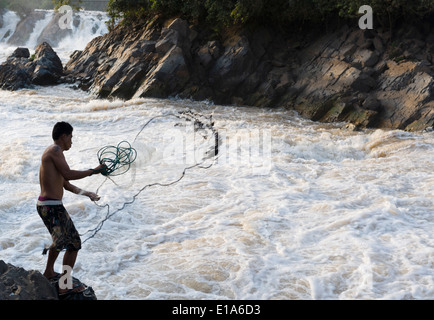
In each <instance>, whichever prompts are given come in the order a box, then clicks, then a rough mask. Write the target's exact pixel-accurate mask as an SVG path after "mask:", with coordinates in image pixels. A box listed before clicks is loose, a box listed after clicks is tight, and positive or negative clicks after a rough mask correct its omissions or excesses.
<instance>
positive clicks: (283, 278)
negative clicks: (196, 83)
mask: <svg viewBox="0 0 434 320" xmlns="http://www.w3.org/2000/svg"><path fill="white" fill-rule="evenodd" d="M185 108H190V109H192V110H195V111H199V112H201V113H202V114H204V115H210V114H213V117H214V120H215V122H216V123H215V124H216V127H217V128H218V129H219V130H220V133H221V136H222V140H223V141H222V145H221V147H220V149H221V151H222V159H219V161H218V162H217V163H216V164H215V165H214V166H213V167H211V168H210V169H207V170H206V169H199V168H197V169H194V170H192V171H189V172H187V175H186V176H185V178H184V179H183V180H181V182H179V183H178V184H175V185H173V186H170V187H152V188H149V189H146V190H145V191H144V192H142V193H141V194H140V196H139V197H138V199H137V201H136V202H135V203H134V204H132V205H129V206H127V207H126V209H125V210H123V211H121V212H119V213H117V214H116V215H114V216H113V217H112V218H111V219H110V220H109V221H107V222H106V223H105V224H104V226H103V228H102V230H101V231H100V232H99V233H98V234H97V235H96V236H95V237H94V238H92V239H90V240H88V241H86V242H85V243H84V245H83V249H82V250H81V251H80V253H79V257H78V261H77V264H76V270H75V276H77V277H78V278H80V279H81V280H82V281H84V282H85V283H87V284H88V285H91V286H92V287H93V288H94V289H95V291H96V294H97V296H98V298H99V299H184V298H185V299H433V298H434V289H433V288H434V281H433V262H434V251H433V245H434V241H433V238H432V235H433V231H434V228H433V227H434V219H433V207H434V196H433V191H434V189H433V186H434V174H433V172H434V156H433V154H434V153H433V150H434V136H433V133H406V132H401V131H387V130H370V131H365V132H351V131H348V130H346V129H345V128H343V125H325V124H316V123H311V122H310V121H306V120H302V119H300V118H298V117H297V116H296V115H291V114H289V113H288V112H286V111H283V110H280V111H267V110H261V109H254V108H252V109H243V108H240V109H233V108H230V107H223V106H213V105H210V104H206V103H193V102H189V101H172V100H152V99H147V100H134V101H130V102H120V101H112V102H109V101H104V100H101V101H96V100H93V99H92V98H91V97H89V96H87V95H86V94H85V93H81V92H78V91H72V90H71V89H69V88H67V87H63V86H60V87H55V88H39V89H37V90H22V91H18V92H12V93H11V92H6V91H0V112H1V117H0V119H1V120H0V128H1V129H0V133H1V138H2V141H3V143H2V146H1V147H0V180H1V182H2V183H1V185H0V191H1V193H2V197H1V199H0V221H1V224H0V248H1V251H0V259H3V260H5V261H7V262H10V263H12V264H15V265H18V266H22V267H24V268H27V269H37V270H41V271H43V269H44V267H45V262H46V257H45V256H42V255H41V251H42V248H43V247H44V245H49V244H50V237H49V235H48V232H47V230H46V229H45V227H44V225H43V223H42V221H41V219H40V218H39V216H38V215H37V213H36V209H35V202H36V198H37V196H38V194H39V185H38V168H39V159H40V155H41V153H42V152H43V150H44V149H45V147H46V146H48V145H49V144H50V143H51V139H50V133H51V129H52V126H53V124H54V123H55V122H56V121H60V120H66V121H69V122H70V123H71V124H72V125H73V126H74V128H75V130H74V138H73V142H74V144H73V147H72V149H71V150H70V151H68V152H66V157H67V160H68V162H69V163H70V166H71V167H72V168H76V169H86V168H89V167H92V166H96V165H97V159H96V153H97V151H98V149H99V148H100V147H102V146H105V145H108V144H117V143H118V142H120V141H122V140H129V141H130V142H132V141H133V140H134V137H135V135H136V134H137V133H138V131H139V130H140V128H141V127H142V126H143V124H144V123H145V122H146V121H147V120H149V119H150V118H152V117H154V116H156V115H164V114H167V113H173V112H177V111H180V110H184V109H185ZM177 123H179V120H178V119H175V118H170V117H168V118H159V119H156V120H155V122H153V123H152V124H151V125H150V126H149V127H147V128H146V129H145V130H144V131H143V132H142V134H141V135H140V136H139V139H138V140H137V142H136V143H135V144H134V146H135V147H136V148H137V150H138V151H139V159H138V160H137V162H136V163H135V166H134V167H133V169H131V170H130V171H129V172H128V173H126V174H125V175H123V176H119V177H115V178H114V181H115V182H116V184H117V185H115V184H114V183H112V182H110V181H107V182H106V183H104V184H103V186H102V187H101V189H100V191H99V192H100V195H101V197H102V199H101V200H100V204H106V203H109V204H110V205H111V206H112V208H113V209H114V208H117V207H119V206H120V205H122V203H123V202H126V201H129V200H131V198H132V195H133V194H134V193H136V192H137V190H138V189H140V187H142V186H143V185H145V184H148V183H153V182H169V181H172V180H176V179H177V178H178V177H179V176H180V174H181V172H182V169H183V167H184V163H183V162H182V161H179V158H176V157H171V154H175V155H176V153H173V152H170V148H169V151H168V145H169V144H168V143H169V142H170V140H171V137H172V138H173V139H174V140H176V139H179V138H180V136H182V138H181V139H179V140H178V141H181V143H182V142H183V141H185V142H186V146H185V149H186V150H187V151H186V152H190V151H188V150H189V149H190V147H191V143H190V144H189V141H191V140H190V138H189V137H188V130H185V128H184V129H182V127H178V126H174V125H175V124H177ZM183 130H184V131H183ZM184 135H185V136H184ZM235 137H236V138H235ZM252 137H253V138H252ZM254 137H260V138H259V140H260V141H262V143H263V144H266V143H268V141H270V139H271V147H270V148H268V147H264V146H262V147H261V150H262V151H261V150H260V151H258V152H254V151H253V152H250V153H249V151H247V153H246V150H249V148H250V150H253V149H255V148H256V146H257V145H258V144H257V143H256V142H255V141H256V140H255V139H254ZM199 140H200V139H199ZM199 140H198V141H199ZM202 144H204V145H206V144H207V143H205V142H204V143H202V142H200V143H196V145H197V148H198V149H199V150H200V148H201V147H202ZM204 149H206V148H204ZM258 150H259V149H258ZM199 153H200V152H199ZM199 153H198V154H199ZM249 155H250V156H249ZM223 158H224V159H223ZM190 159H191V158H190ZM225 159H226V160H225ZM196 160H200V157H199V158H197V159H196ZM193 162H194V161H193ZM208 163H209V162H208ZM188 164H191V163H187V165H188ZM103 181H104V177H102V176H97V177H90V178H86V179H84V180H81V181H77V182H75V184H76V185H78V186H80V187H83V188H85V189H88V190H91V191H95V190H96V189H97V188H98V187H99V186H100V185H101V183H102V182H103ZM64 203H65V206H66V208H67V209H68V211H69V212H70V214H71V216H72V217H73V220H74V221H75V224H76V226H77V228H78V230H79V232H80V233H82V234H84V233H85V232H86V231H87V230H89V229H92V228H95V227H96V225H97V224H98V222H99V221H101V219H102V218H103V217H104V216H105V214H106V209H100V208H98V207H96V206H95V205H94V204H93V203H92V202H90V201H89V200H88V199H86V198H83V197H80V196H77V195H73V194H66V195H65V199H64ZM88 235H89V234H86V235H83V240H84V239H85V238H86V237H87V236H88ZM59 260H60V259H59ZM59 263H60V262H58V264H57V265H56V268H57V269H58V270H60V264H59Z"/></svg>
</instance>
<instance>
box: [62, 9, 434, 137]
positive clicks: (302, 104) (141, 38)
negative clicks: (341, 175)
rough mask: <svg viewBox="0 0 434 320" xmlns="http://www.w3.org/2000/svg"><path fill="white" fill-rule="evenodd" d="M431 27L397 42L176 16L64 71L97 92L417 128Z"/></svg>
mask: <svg viewBox="0 0 434 320" xmlns="http://www.w3.org/2000/svg"><path fill="white" fill-rule="evenodd" d="M432 31H433V26H432V25H424V26H422V27H421V28H419V29H418V28H416V27H410V28H409V27H408V26H407V27H405V28H402V29H401V30H400V32H398V33H397V36H396V38H394V39H391V36H390V32H383V31H381V30H379V31H376V30H360V29H359V28H358V27H357V26H354V27H349V26H347V25H344V26H341V27H339V28H336V30H335V31H333V32H328V33H326V34H321V35H317V34H315V32H310V33H307V34H302V35H300V34H288V33H284V32H274V31H273V30H272V29H268V28H256V29H253V30H250V29H242V30H237V29H233V30H230V31H229V32H228V33H227V34H225V35H223V36H221V37H215V36H213V34H212V33H210V32H209V31H208V30H201V29H199V28H198V27H197V26H194V25H193V26H192V25H189V24H188V23H187V22H186V21H184V20H182V19H179V18H178V19H174V20H168V21H162V20H161V19H159V18H156V19H155V20H153V21H152V22H149V23H147V24H137V25H134V26H122V25H119V26H118V27H116V28H115V29H114V30H113V31H112V32H111V33H109V34H107V35H105V36H102V37H98V38H96V39H94V40H93V41H92V42H90V43H89V44H88V46H87V47H86V49H85V50H83V51H77V52H75V53H74V54H73V55H72V57H71V60H70V61H69V62H68V63H67V65H66V66H65V72H66V74H67V79H68V81H70V82H78V83H79V87H80V88H82V89H85V90H90V91H92V92H93V93H95V94H97V95H98V96H99V97H100V98H122V99H131V98H137V97H168V96H178V97H181V98H192V99H197V100H203V99H209V100H212V101H214V102H215V103H218V104H234V105H248V106H259V107H271V108H274V107H285V108H289V109H295V110H297V111H298V112H299V113H300V114H301V115H302V116H305V117H308V118H310V119H313V120H316V121H325V122H328V121H348V122H351V123H353V124H355V125H356V126H361V127H382V128H397V129H405V130H421V129H425V128H427V127H432V126H433V123H434V101H433V98H434V91H433V90H434V80H433V74H434V67H433V65H432V63H433V54H434V34H433V33H432Z"/></svg>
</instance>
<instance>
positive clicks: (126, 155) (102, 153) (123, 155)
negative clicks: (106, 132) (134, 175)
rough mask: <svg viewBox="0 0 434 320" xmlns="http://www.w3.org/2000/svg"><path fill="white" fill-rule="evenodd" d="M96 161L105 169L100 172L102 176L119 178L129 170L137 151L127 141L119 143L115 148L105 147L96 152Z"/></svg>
mask: <svg viewBox="0 0 434 320" xmlns="http://www.w3.org/2000/svg"><path fill="white" fill-rule="evenodd" d="M97 156H98V161H99V163H100V164H104V165H105V166H106V167H105V169H104V170H103V171H102V172H101V174H102V175H104V176H112V177H113V176H119V175H121V174H124V173H126V172H127V171H128V170H130V168H131V164H132V163H133V162H134V161H135V160H136V158H137V151H136V149H134V148H133V147H132V146H131V144H130V143H129V142H128V141H121V142H120V143H119V144H118V145H117V146H106V147H104V148H101V149H100V150H99V151H98V154H97Z"/></svg>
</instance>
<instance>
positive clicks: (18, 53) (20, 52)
mask: <svg viewBox="0 0 434 320" xmlns="http://www.w3.org/2000/svg"><path fill="white" fill-rule="evenodd" d="M29 57H30V51H29V49H27V48H16V49H15V51H14V52H13V53H12V55H11V56H10V57H9V58H27V59H28V58H29Z"/></svg>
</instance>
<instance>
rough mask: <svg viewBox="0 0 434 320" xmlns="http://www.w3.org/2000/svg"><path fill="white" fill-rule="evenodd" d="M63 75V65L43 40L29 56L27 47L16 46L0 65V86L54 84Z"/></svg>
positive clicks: (11, 87) (9, 88) (8, 87)
mask: <svg viewBox="0 0 434 320" xmlns="http://www.w3.org/2000/svg"><path fill="white" fill-rule="evenodd" d="M62 75H63V66H62V62H61V61H60V59H59V57H58V56H57V54H56V53H55V52H54V50H53V49H52V48H51V46H50V45H49V44H48V43H46V42H44V43H42V44H40V45H39V46H38V47H37V48H36V51H35V55H34V56H33V57H32V58H30V52H29V50H28V49H27V48H17V49H16V50H15V51H14V52H13V53H12V55H11V56H10V57H8V59H7V60H6V62H4V63H3V64H2V65H0V88H2V89H6V90H19V89H23V88H31V87H32V86H33V85H54V84H57V83H59V80H60V78H61V77H62Z"/></svg>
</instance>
